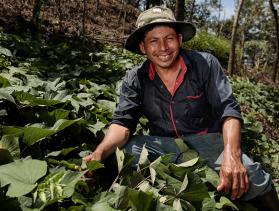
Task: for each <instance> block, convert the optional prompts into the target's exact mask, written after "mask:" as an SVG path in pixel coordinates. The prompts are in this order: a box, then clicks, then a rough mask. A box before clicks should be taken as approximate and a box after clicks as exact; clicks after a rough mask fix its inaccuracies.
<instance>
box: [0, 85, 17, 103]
mask: <svg viewBox="0 0 279 211" xmlns="http://www.w3.org/2000/svg"><path fill="white" fill-rule="evenodd" d="M0 99H4V100H8V101H10V102H12V103H14V104H16V103H15V100H14V98H13V96H12V95H10V94H9V93H7V92H5V91H4V89H2V88H0Z"/></svg>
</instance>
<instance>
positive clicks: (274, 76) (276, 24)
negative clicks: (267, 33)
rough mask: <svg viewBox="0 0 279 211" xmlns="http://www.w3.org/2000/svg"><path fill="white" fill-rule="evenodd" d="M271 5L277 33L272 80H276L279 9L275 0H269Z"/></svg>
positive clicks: (278, 47) (278, 57) (278, 56)
mask: <svg viewBox="0 0 279 211" xmlns="http://www.w3.org/2000/svg"><path fill="white" fill-rule="evenodd" d="M269 6H270V9H271V12H272V14H273V17H274V25H275V33H276V45H275V48H276V51H275V52H276V53H275V61H274V63H273V73H272V80H273V81H274V82H276V77H277V72H278V62H279V26H278V11H277V10H276V9H275V7H274V4H273V1H272V0H269Z"/></svg>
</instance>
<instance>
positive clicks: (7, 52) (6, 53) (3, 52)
mask: <svg viewBox="0 0 279 211" xmlns="http://www.w3.org/2000/svg"><path fill="white" fill-rule="evenodd" d="M0 55H4V56H7V57H12V56H13V55H12V53H11V51H10V50H9V49H7V48H4V47H2V46H0Z"/></svg>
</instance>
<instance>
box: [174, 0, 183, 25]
mask: <svg viewBox="0 0 279 211" xmlns="http://www.w3.org/2000/svg"><path fill="white" fill-rule="evenodd" d="M184 6H185V0H176V4H175V17H176V20H178V21H184V18H185V17H184Z"/></svg>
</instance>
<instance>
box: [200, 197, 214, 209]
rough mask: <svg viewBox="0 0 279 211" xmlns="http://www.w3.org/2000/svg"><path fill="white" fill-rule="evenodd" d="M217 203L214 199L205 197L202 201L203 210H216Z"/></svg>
mask: <svg viewBox="0 0 279 211" xmlns="http://www.w3.org/2000/svg"><path fill="white" fill-rule="evenodd" d="M215 207H216V203H215V200H214V199H211V198H205V199H204V200H203V201H202V211H212V210H215Z"/></svg>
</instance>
